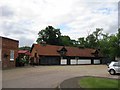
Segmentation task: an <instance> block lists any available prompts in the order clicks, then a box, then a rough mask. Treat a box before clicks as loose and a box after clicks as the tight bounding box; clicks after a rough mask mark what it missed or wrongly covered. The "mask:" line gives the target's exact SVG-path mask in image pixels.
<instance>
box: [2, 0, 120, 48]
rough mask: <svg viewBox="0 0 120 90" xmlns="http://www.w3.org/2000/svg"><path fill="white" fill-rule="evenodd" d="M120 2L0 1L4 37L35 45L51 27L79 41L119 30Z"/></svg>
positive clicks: (77, 0)
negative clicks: (99, 29)
mask: <svg viewBox="0 0 120 90" xmlns="http://www.w3.org/2000/svg"><path fill="white" fill-rule="evenodd" d="M118 1H119V0H0V36H4V37H8V38H12V39H16V40H19V46H32V44H33V43H36V39H37V37H38V32H39V31H40V30H42V29H44V28H45V27H47V26H49V25H51V26H53V27H54V28H59V29H60V31H61V33H62V35H68V36H70V38H71V39H75V40H77V39H78V38H80V37H86V36H87V35H88V34H90V33H92V32H93V31H95V30H96V28H103V33H110V34H115V33H117V30H118Z"/></svg>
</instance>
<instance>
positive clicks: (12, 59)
mask: <svg viewBox="0 0 120 90" xmlns="http://www.w3.org/2000/svg"><path fill="white" fill-rule="evenodd" d="M10 61H14V50H10Z"/></svg>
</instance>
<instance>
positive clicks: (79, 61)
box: [78, 59, 91, 64]
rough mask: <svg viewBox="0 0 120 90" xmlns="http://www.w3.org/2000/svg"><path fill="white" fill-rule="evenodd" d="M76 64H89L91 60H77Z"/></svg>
mask: <svg viewBox="0 0 120 90" xmlns="http://www.w3.org/2000/svg"><path fill="white" fill-rule="evenodd" d="M78 64H91V59H79V60H78Z"/></svg>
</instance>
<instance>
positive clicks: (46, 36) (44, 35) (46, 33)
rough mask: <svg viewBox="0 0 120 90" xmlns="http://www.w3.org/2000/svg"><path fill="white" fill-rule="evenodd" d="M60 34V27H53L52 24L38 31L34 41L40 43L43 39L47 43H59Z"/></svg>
mask: <svg viewBox="0 0 120 90" xmlns="http://www.w3.org/2000/svg"><path fill="white" fill-rule="evenodd" d="M60 36H61V32H60V29H55V28H54V27H52V26H48V27H46V28H45V29H42V30H41V31H39V33H38V38H37V41H36V42H37V43H41V42H42V41H45V42H46V43H47V44H51V45H60Z"/></svg>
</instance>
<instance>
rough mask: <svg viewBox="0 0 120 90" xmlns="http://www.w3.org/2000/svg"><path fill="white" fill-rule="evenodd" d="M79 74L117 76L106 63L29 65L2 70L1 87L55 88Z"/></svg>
mask: <svg viewBox="0 0 120 90" xmlns="http://www.w3.org/2000/svg"><path fill="white" fill-rule="evenodd" d="M79 76H99V77H109V78H118V76H117V75H110V74H109V73H108V72H107V66H106V65H75V66H34V67H32V66H29V67H22V68H15V69H9V70H3V73H2V87H3V88H56V87H57V86H58V85H59V84H60V83H61V82H62V81H64V80H65V79H69V78H72V77H79Z"/></svg>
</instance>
